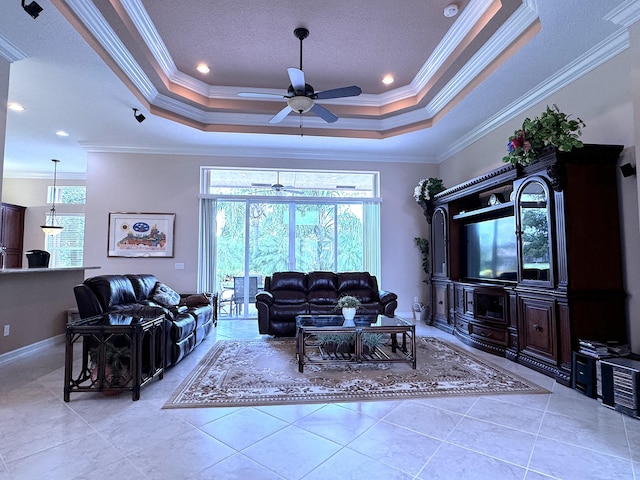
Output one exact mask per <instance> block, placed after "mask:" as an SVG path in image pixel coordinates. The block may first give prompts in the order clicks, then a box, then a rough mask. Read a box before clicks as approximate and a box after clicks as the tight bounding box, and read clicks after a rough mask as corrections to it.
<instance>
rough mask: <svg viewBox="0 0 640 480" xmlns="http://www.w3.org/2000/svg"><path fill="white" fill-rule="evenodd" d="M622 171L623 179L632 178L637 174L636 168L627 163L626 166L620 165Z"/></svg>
mask: <svg viewBox="0 0 640 480" xmlns="http://www.w3.org/2000/svg"><path fill="white" fill-rule="evenodd" d="M620 171H621V172H622V176H623V177H630V176H631V175H635V174H636V167H635V166H633V165H631V164H630V163H625V164H624V165H620Z"/></svg>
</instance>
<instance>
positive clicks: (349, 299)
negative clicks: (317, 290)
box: [336, 295, 361, 309]
mask: <svg viewBox="0 0 640 480" xmlns="http://www.w3.org/2000/svg"><path fill="white" fill-rule="evenodd" d="M360 305H361V302H360V299H359V298H358V297H354V296H353V295H345V296H344V297H340V298H339V299H338V303H337V305H336V308H338V309H340V308H344V307H347V308H358V307H359V306H360Z"/></svg>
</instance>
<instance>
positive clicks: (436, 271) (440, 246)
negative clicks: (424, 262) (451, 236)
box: [431, 208, 449, 277]
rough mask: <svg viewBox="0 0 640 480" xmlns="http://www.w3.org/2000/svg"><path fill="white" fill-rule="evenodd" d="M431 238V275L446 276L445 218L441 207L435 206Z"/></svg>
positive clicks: (447, 270)
mask: <svg viewBox="0 0 640 480" xmlns="http://www.w3.org/2000/svg"><path fill="white" fill-rule="evenodd" d="M431 238H432V242H431V245H432V251H433V266H432V271H433V275H434V276H436V277H438V276H439V277H446V276H447V275H448V272H449V265H448V261H447V218H446V212H445V211H444V210H443V209H442V208H437V209H436V211H435V212H434V213H433V220H432V221H431Z"/></svg>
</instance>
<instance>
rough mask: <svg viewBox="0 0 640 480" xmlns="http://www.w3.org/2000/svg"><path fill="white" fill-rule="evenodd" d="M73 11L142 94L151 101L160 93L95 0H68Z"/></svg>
mask: <svg viewBox="0 0 640 480" xmlns="http://www.w3.org/2000/svg"><path fill="white" fill-rule="evenodd" d="M66 3H67V4H68V5H69V7H70V8H71V9H72V11H73V13H74V14H75V15H76V16H77V17H78V19H79V20H80V21H81V22H82V23H83V24H84V26H85V28H87V30H88V31H89V32H90V33H91V34H92V35H93V36H94V37H95V39H96V40H97V41H98V43H100V45H101V46H102V48H104V49H105V51H106V52H107V53H108V54H109V56H110V57H111V58H112V59H113V61H114V62H116V64H117V65H118V67H119V68H120V69H121V70H122V72H123V73H124V74H125V75H126V77H127V78H128V79H129V80H130V81H131V82H132V83H133V85H134V86H135V88H136V89H137V90H138V91H139V92H140V94H141V95H142V96H143V97H144V98H145V99H146V100H147V101H148V102H151V101H153V99H154V98H155V97H156V95H157V94H158V91H157V90H156V87H155V86H154V85H153V83H152V82H151V80H149V77H147V75H146V74H145V73H144V71H143V70H142V68H140V65H138V63H137V62H136V60H135V58H133V55H131V53H130V52H129V50H127V48H126V47H125V45H124V44H123V43H122V41H121V40H120V38H118V36H117V35H116V33H115V32H114V31H113V29H112V28H111V26H110V25H109V24H108V23H107V21H106V19H105V18H104V16H103V15H102V14H101V13H100V11H99V10H98V8H97V7H96V6H95V5H94V3H93V2H87V1H84V0H66Z"/></svg>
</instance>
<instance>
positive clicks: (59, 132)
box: [56, 130, 69, 137]
mask: <svg viewBox="0 0 640 480" xmlns="http://www.w3.org/2000/svg"><path fill="white" fill-rule="evenodd" d="M56 135H58V136H59V137H68V136H69V134H68V133H67V132H65V131H64V130H58V131H57V132H56Z"/></svg>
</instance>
